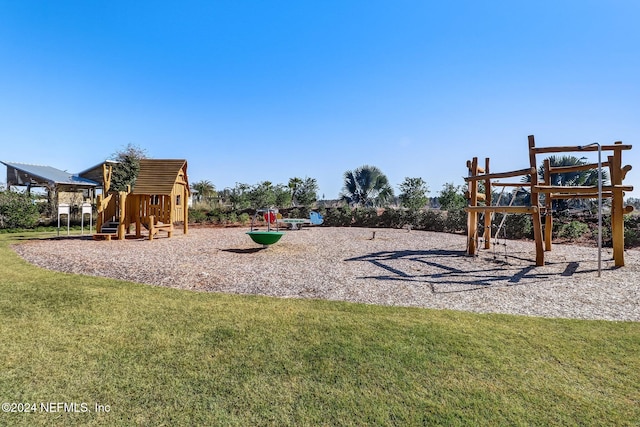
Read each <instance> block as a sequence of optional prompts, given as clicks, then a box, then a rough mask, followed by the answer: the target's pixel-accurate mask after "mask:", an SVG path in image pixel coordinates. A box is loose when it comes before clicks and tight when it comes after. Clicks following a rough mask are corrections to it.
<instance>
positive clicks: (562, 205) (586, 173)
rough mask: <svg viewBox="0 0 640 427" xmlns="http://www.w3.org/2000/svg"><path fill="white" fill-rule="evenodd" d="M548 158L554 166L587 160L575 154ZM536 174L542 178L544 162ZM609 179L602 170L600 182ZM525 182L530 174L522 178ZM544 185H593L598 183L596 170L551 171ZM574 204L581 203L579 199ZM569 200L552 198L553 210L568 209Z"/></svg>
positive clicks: (580, 162)
mask: <svg viewBox="0 0 640 427" xmlns="http://www.w3.org/2000/svg"><path fill="white" fill-rule="evenodd" d="M547 159H548V160H549V165H550V166H551V167H552V168H554V167H562V166H581V165H586V164H587V162H586V160H585V158H584V157H575V156H549V157H548V158H547ZM538 176H539V178H540V180H544V162H543V164H542V165H540V167H539V168H538ZM608 180H609V176H608V175H607V172H606V171H602V183H603V184H604V183H606V182H607V181H608ZM523 181H525V182H531V176H528V175H527V176H526V177H524V178H523ZM546 185H553V186H585V185H586V186H595V185H598V170H597V169H588V170H581V171H572V172H563V173H552V174H551V176H550V182H548V183H547V184H546ZM574 204H578V205H581V202H580V201H577V202H574ZM569 207H570V206H569V201H568V200H564V199H561V200H554V201H553V209H555V210H566V209H569Z"/></svg>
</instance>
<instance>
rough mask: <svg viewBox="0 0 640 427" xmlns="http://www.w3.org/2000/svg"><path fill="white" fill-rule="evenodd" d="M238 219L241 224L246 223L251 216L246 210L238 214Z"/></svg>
mask: <svg viewBox="0 0 640 427" xmlns="http://www.w3.org/2000/svg"><path fill="white" fill-rule="evenodd" d="M238 220H239V221H240V224H242V225H247V224H248V223H249V221H251V217H250V216H249V214H248V213H246V212H242V213H241V214H240V215H239V216H238Z"/></svg>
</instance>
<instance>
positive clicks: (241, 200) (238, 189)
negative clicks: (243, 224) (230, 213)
mask: <svg viewBox="0 0 640 427" xmlns="http://www.w3.org/2000/svg"><path fill="white" fill-rule="evenodd" d="M250 189H251V187H250V186H249V184H243V183H239V184H238V183H236V186H235V187H233V188H225V189H224V190H223V195H224V197H225V201H228V203H230V204H231V208H232V209H234V210H235V209H245V208H248V207H249V205H250V203H249V190H250Z"/></svg>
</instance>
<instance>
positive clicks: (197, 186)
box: [191, 180, 216, 202]
mask: <svg viewBox="0 0 640 427" xmlns="http://www.w3.org/2000/svg"><path fill="white" fill-rule="evenodd" d="M191 188H193V189H194V190H195V191H196V193H197V195H196V201H198V202H201V201H203V200H207V199H209V198H210V197H213V196H214V195H215V194H216V187H215V186H214V185H213V184H212V183H211V181H209V180H202V181H198V182H194V183H193V184H192V185H191Z"/></svg>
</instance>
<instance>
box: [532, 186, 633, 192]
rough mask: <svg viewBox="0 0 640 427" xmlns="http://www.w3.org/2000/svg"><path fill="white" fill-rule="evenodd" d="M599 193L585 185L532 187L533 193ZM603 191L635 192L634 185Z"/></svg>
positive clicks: (595, 187) (594, 187)
mask: <svg viewBox="0 0 640 427" xmlns="http://www.w3.org/2000/svg"><path fill="white" fill-rule="evenodd" d="M594 191H598V187H597V186H583V185H564V186H563V185H536V186H533V187H532V193H565V194H584V193H593V192H594ZM602 191H603V192H605V191H633V185H603V186H602Z"/></svg>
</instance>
